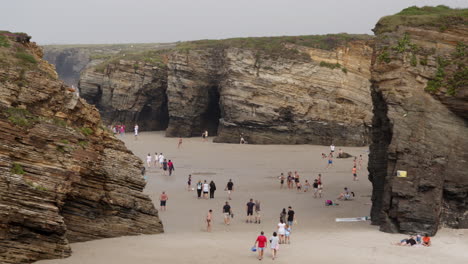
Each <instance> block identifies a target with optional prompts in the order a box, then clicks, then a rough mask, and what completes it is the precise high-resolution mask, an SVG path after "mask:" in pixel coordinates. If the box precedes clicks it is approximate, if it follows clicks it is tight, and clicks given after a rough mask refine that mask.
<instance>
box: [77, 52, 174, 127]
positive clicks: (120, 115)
mask: <svg viewBox="0 0 468 264" xmlns="http://www.w3.org/2000/svg"><path fill="white" fill-rule="evenodd" d="M166 89H167V71H166V68H165V67H164V66H163V65H159V66H158V65H152V64H148V63H144V62H138V61H126V60H119V61H117V62H116V63H111V64H108V65H107V66H105V67H104V68H102V69H99V68H98V69H96V68H95V67H92V66H90V67H88V68H87V69H86V70H84V72H83V73H82V75H81V79H80V82H79V91H80V96H81V97H83V98H84V99H85V100H87V101H88V102H89V103H91V104H93V105H95V106H96V107H97V108H98V109H99V111H100V113H101V116H102V119H103V120H104V122H105V123H106V124H123V125H126V126H127V127H128V128H130V129H132V128H133V126H134V125H135V124H138V126H139V127H140V128H141V130H142V131H145V130H146V131H148V130H164V129H166V127H167V124H168V118H169V117H168V110H167V96H166Z"/></svg>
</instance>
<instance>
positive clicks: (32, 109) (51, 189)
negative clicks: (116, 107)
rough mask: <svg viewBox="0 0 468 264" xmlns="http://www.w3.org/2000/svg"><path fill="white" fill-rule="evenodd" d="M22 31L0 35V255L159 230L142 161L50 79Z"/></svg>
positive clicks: (19, 258) (60, 251) (26, 257)
mask: <svg viewBox="0 0 468 264" xmlns="http://www.w3.org/2000/svg"><path fill="white" fill-rule="evenodd" d="M41 57H42V51H41V50H40V49H39V48H38V47H37V46H36V45H35V44H34V43H29V41H28V39H27V38H23V37H21V36H20V37H18V36H17V35H16V34H11V33H8V32H2V33H1V34H0V58H2V59H1V60H0V64H1V67H0V109H1V114H0V171H1V173H0V209H1V210H0V262H1V263H29V262H32V261H35V260H38V259H46V258H62V257H67V256H69V255H70V253H71V252H70V246H69V242H78V241H86V240H90V239H97V238H104V237H115V236H121V235H132V234H153V233H159V232H162V231H163V229H162V224H161V222H160V220H159V219H158V213H157V211H156V210H155V208H154V206H153V204H152V202H151V200H150V199H149V197H148V196H147V195H144V194H143V193H142V190H143V188H144V186H145V181H144V179H143V177H142V175H141V167H142V163H141V161H140V160H139V159H138V158H137V157H136V156H134V155H133V154H132V153H131V152H130V151H129V150H127V149H126V148H125V146H124V144H123V143H122V142H121V141H119V140H117V139H115V138H114V137H113V136H112V134H111V133H109V132H108V131H107V130H106V129H105V128H104V127H103V126H102V124H101V120H100V116H99V113H98V111H97V110H96V109H95V108H94V107H93V106H90V105H89V104H87V103H86V102H85V101H84V100H83V99H81V98H78V97H77V96H76V93H75V92H74V91H72V90H71V89H70V88H69V87H67V86H66V85H64V84H63V83H62V82H61V81H59V80H57V74H56V72H55V71H54V70H53V67H51V65H49V64H48V63H46V62H45V61H43V60H42V59H41Z"/></svg>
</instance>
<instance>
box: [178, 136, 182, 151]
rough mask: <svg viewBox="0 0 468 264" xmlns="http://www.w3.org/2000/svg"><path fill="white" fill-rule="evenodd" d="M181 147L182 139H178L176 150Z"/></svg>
mask: <svg viewBox="0 0 468 264" xmlns="http://www.w3.org/2000/svg"><path fill="white" fill-rule="evenodd" d="M180 147H182V138H181V137H179V144H178V145H177V148H178V149H180Z"/></svg>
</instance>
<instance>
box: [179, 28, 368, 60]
mask: <svg viewBox="0 0 468 264" xmlns="http://www.w3.org/2000/svg"><path fill="white" fill-rule="evenodd" d="M370 39H372V36H369V35H353V34H346V33H342V34H328V35H307V36H281V37H255V38H231V39H223V40H197V41H188V42H181V43H179V44H178V45H177V47H176V49H177V50H181V51H188V50H192V49H195V50H196V49H206V48H220V49H223V48H229V47H235V48H243V49H252V50H257V51H261V52H263V53H264V54H266V55H273V56H278V57H286V58H288V57H293V58H296V57H303V54H301V53H300V52H299V51H298V50H296V49H288V48H286V47H285V44H295V45H297V46H304V47H311V48H317V49H324V50H333V49H336V48H337V47H339V46H344V45H346V44H347V43H348V42H350V41H355V40H370Z"/></svg>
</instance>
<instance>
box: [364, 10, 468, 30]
mask: <svg viewBox="0 0 468 264" xmlns="http://www.w3.org/2000/svg"><path fill="white" fill-rule="evenodd" d="M467 23H468V9H467V8H464V9H452V8H450V7H447V6H444V5H438V6H424V7H417V6H411V7H408V8H405V9H403V10H402V11H401V12H399V13H397V14H395V15H392V16H385V17H382V18H381V19H380V20H379V22H377V25H376V26H375V28H374V29H373V31H374V33H375V34H382V33H385V32H390V31H394V30H396V28H397V27H398V26H416V27H417V26H428V27H435V28H438V29H439V30H440V31H444V30H446V29H447V28H449V27H450V26H452V25H456V24H465V25H466V24H467Z"/></svg>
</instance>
